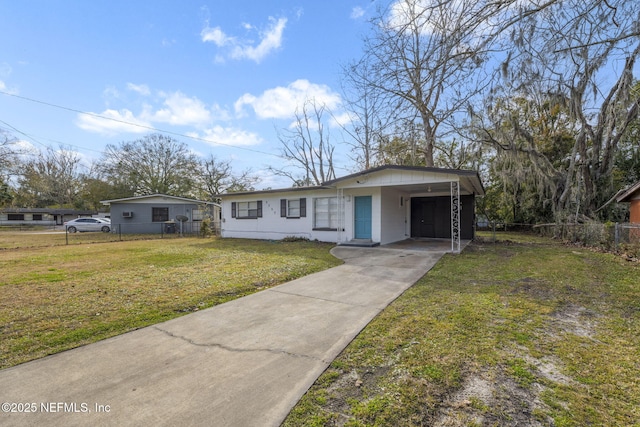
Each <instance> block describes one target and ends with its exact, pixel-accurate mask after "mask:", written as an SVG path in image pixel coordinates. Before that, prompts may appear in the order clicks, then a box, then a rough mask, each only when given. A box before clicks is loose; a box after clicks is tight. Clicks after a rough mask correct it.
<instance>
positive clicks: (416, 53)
mask: <svg viewBox="0 0 640 427" xmlns="http://www.w3.org/2000/svg"><path fill="white" fill-rule="evenodd" d="M509 3H512V1H504V2H488V1H477V0H398V1H395V2H393V4H392V6H391V7H390V8H389V9H388V10H386V11H384V12H383V13H381V14H380V15H379V16H378V17H377V18H376V19H374V20H373V21H372V28H373V35H372V36H370V37H369V38H367V39H366V40H365V54H364V55H365V58H366V59H365V60H363V62H362V63H363V64H364V65H365V67H354V68H352V70H351V71H352V73H353V74H355V77H354V78H353V80H355V81H358V82H366V84H367V85H368V86H369V87H370V88H372V89H375V90H376V91H379V92H381V93H383V94H384V96H385V98H386V99H387V102H388V103H389V105H388V107H387V111H388V112H389V113H390V114H395V115H397V116H400V117H402V119H403V120H404V121H405V122H406V121H409V120H411V121H414V120H415V121H417V122H418V124H419V126H418V127H417V128H418V129H420V130H421V132H422V133H423V137H422V138H420V140H421V141H422V146H421V147H420V152H421V157H422V160H421V161H420V163H422V164H424V165H426V166H434V150H435V148H436V142H437V140H438V138H440V137H441V136H442V135H443V134H446V133H447V132H449V131H451V129H452V122H453V121H454V119H455V117H456V114H458V113H460V112H462V111H464V110H466V106H467V104H468V103H469V101H470V100H471V99H472V98H473V97H474V96H475V95H477V94H478V93H480V92H481V91H482V89H483V88H484V86H485V85H486V84H487V78H488V74H486V73H485V72H484V68H483V65H484V64H485V63H486V61H487V59H488V53H489V52H488V49H489V47H490V46H491V43H492V41H493V40H495V38H496V37H497V34H496V32H495V31H494V30H495V28H494V27H493V26H492V23H493V22H495V18H496V16H498V15H499V14H500V13H502V10H503V8H505V7H506V5H508V4H509Z"/></svg>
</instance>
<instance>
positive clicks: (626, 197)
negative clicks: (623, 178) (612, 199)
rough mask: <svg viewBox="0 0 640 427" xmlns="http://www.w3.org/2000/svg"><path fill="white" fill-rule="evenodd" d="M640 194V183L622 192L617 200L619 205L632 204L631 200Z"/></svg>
mask: <svg viewBox="0 0 640 427" xmlns="http://www.w3.org/2000/svg"><path fill="white" fill-rule="evenodd" d="M637 192H640V181H638V182H637V183H635V184H634V185H632V186H631V187H629V188H627V189H626V190H622V191H621V192H620V195H619V196H617V198H616V200H617V201H618V203H622V202H630V201H631V198H632V197H633V196H634V195H635V194H636V193H637Z"/></svg>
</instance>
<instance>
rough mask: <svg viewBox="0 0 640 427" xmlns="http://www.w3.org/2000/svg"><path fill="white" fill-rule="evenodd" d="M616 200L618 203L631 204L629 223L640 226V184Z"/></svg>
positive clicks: (633, 186)
mask: <svg viewBox="0 0 640 427" xmlns="http://www.w3.org/2000/svg"><path fill="white" fill-rule="evenodd" d="M616 200H617V201H618V203H625V202H628V203H630V205H629V222H631V223H636V224H640V182H637V183H636V184H634V185H632V186H631V187H629V188H628V189H627V190H624V191H622V192H621V194H620V195H619V196H618V197H617V198H616Z"/></svg>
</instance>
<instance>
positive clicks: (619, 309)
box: [285, 235, 640, 427]
mask: <svg viewBox="0 0 640 427" xmlns="http://www.w3.org/2000/svg"><path fill="white" fill-rule="evenodd" d="M638 277H640V266H638V265H637V263H629V262H626V261H623V260H621V259H620V258H619V257H616V256H614V255H609V254H601V253H594V252H591V251H587V250H584V251H581V250H576V249H575V248H568V247H565V246H562V245H560V244H552V243H549V242H548V241H545V242H539V241H535V240H532V239H530V238H527V241H526V243H523V244H520V243H517V236H516V235H514V236H513V238H510V242H507V243H505V244H501V243H496V244H494V243H489V244H482V243H475V244H472V245H471V246H469V247H467V249H465V251H464V252H463V253H462V254H460V255H456V256H454V255H448V256H446V257H445V258H443V259H442V261H441V262H439V263H438V264H437V265H436V266H435V268H434V269H433V270H431V271H430V272H429V273H428V274H427V275H426V276H425V277H423V278H422V279H421V280H420V281H419V282H418V283H417V284H416V285H414V286H413V287H412V288H410V289H409V290H407V292H405V294H403V295H402V296H401V297H400V298H398V299H397V300H396V301H395V302H394V303H393V304H391V305H390V306H389V307H388V308H387V309H386V310H385V311H384V312H383V313H381V314H380V315H379V316H378V317H377V318H376V319H374V320H373V321H372V323H370V324H369V325H368V326H367V327H366V328H365V329H364V330H363V331H362V333H361V334H360V335H359V336H358V337H357V338H356V339H355V340H354V341H353V342H352V343H351V344H350V345H349V346H348V347H347V348H346V349H345V351H344V352H343V353H342V354H341V355H340V356H339V357H338V358H337V359H336V360H335V361H334V362H333V363H332V364H331V366H330V367H329V368H328V369H327V371H326V372H325V373H324V374H323V375H322V376H321V377H320V378H319V379H318V381H317V382H316V384H315V385H314V386H313V387H312V388H311V389H310V390H309V392H308V393H307V394H306V395H305V396H304V398H303V399H302V400H301V401H300V402H299V404H298V405H297V406H296V407H295V408H294V410H293V411H292V412H291V414H290V415H289V417H288V418H287V420H286V422H285V426H303V425H306V426H351V427H353V426H388V425H397V426H427V425H428V426H480V425H488V426H489V425H490V426H494V425H495V426H503V425H519V426H546V425H555V426H585V425H638V423H639V422H640V359H639V358H638V355H639V354H640V303H639V302H640V281H639V280H638Z"/></svg>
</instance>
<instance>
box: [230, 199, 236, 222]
mask: <svg viewBox="0 0 640 427" xmlns="http://www.w3.org/2000/svg"><path fill="white" fill-rule="evenodd" d="M235 217H236V202H231V218H235Z"/></svg>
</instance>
